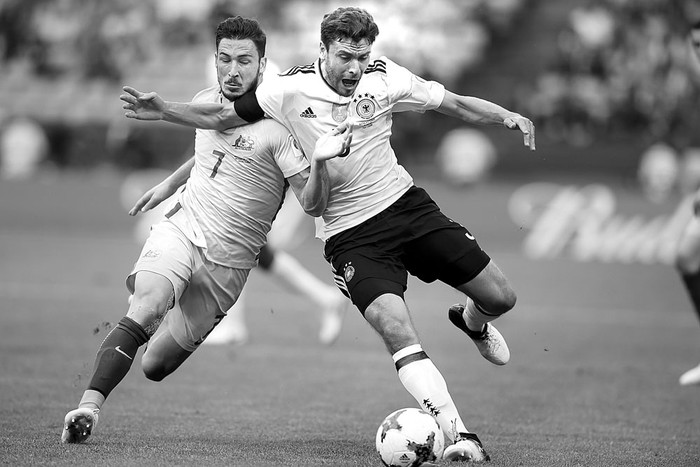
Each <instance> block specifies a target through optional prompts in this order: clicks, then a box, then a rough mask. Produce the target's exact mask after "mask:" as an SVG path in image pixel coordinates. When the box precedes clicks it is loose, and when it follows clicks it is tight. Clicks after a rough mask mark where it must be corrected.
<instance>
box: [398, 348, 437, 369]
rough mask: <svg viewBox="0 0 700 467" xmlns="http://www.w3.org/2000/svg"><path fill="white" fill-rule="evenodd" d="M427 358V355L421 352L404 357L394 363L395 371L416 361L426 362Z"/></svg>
mask: <svg viewBox="0 0 700 467" xmlns="http://www.w3.org/2000/svg"><path fill="white" fill-rule="evenodd" d="M429 358H430V357H428V354H427V353H425V351H423V350H421V351H420V352H416V353H412V354H411V355H406V356H405V357H402V358H400V359H398V360H397V361H396V363H394V366H396V371H399V370H400V369H401V368H403V367H405V366H406V365H408V364H409V363H413V362H417V361H418V360H426V359H429Z"/></svg>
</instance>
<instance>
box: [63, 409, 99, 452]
mask: <svg viewBox="0 0 700 467" xmlns="http://www.w3.org/2000/svg"><path fill="white" fill-rule="evenodd" d="M99 412H100V410H99V409H88V408H86V407H82V408H78V409H75V410H71V411H70V412H68V413H67V414H66V418H65V420H64V422H63V433H62V434H61V442H63V443H82V442H84V441H85V440H87V439H88V438H89V437H90V435H91V434H92V431H93V430H94V429H95V427H96V426H97V418H98V417H97V414H98V413H99Z"/></svg>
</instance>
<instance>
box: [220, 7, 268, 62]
mask: <svg viewBox="0 0 700 467" xmlns="http://www.w3.org/2000/svg"><path fill="white" fill-rule="evenodd" d="M221 39H237V40H240V39H250V40H251V41H253V44H255V48H256V49H258V55H260V58H262V57H264V56H265V44H266V43H267V36H265V32H264V31H263V30H262V28H261V27H260V23H258V22H257V21H256V20H254V19H250V18H243V17H242V16H233V17H231V18H226V19H225V20H223V21H222V22H220V23H219V25H218V26H217V27H216V50H219V43H220V42H221Z"/></svg>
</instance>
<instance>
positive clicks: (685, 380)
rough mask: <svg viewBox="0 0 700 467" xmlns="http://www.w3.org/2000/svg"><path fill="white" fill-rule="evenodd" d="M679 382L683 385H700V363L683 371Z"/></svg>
mask: <svg viewBox="0 0 700 467" xmlns="http://www.w3.org/2000/svg"><path fill="white" fill-rule="evenodd" d="M678 382H679V383H680V384H681V386H697V385H700V365H698V366H696V367H695V368H691V369H690V370H688V371H686V372H685V373H683V374H682V375H681V377H680V378H679V379H678Z"/></svg>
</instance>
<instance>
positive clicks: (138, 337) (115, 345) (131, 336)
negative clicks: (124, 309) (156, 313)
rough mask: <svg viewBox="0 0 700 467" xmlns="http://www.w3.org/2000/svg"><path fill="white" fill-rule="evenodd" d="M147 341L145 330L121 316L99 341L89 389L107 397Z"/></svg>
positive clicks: (131, 320)
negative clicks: (103, 338)
mask: <svg viewBox="0 0 700 467" xmlns="http://www.w3.org/2000/svg"><path fill="white" fill-rule="evenodd" d="M147 341H148V335H147V334H146V331H144V329H143V328H142V327H141V325H140V324H138V323H137V322H136V321H134V320H133V319H131V318H128V317H126V316H125V317H123V318H122V319H121V320H120V321H119V323H118V324H117V326H116V327H115V328H114V329H112V330H111V331H110V332H109V334H107V337H105V340H104V341H102V345H100V348H99V350H98V351H97V358H96V359H95V368H94V370H93V372H92V378H91V379H90V384H89V385H88V389H93V390H95V391H99V392H100V393H102V395H103V396H105V397H107V396H108V395H109V393H110V392H111V391H112V389H114V388H115V387H116V386H117V384H119V382H120V381H121V380H122V379H124V376H126V374H127V373H128V372H129V369H130V368H131V364H132V363H133V362H134V358H135V357H136V352H137V351H138V349H139V347H141V346H142V345H143V344H145V343H146V342H147Z"/></svg>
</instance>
